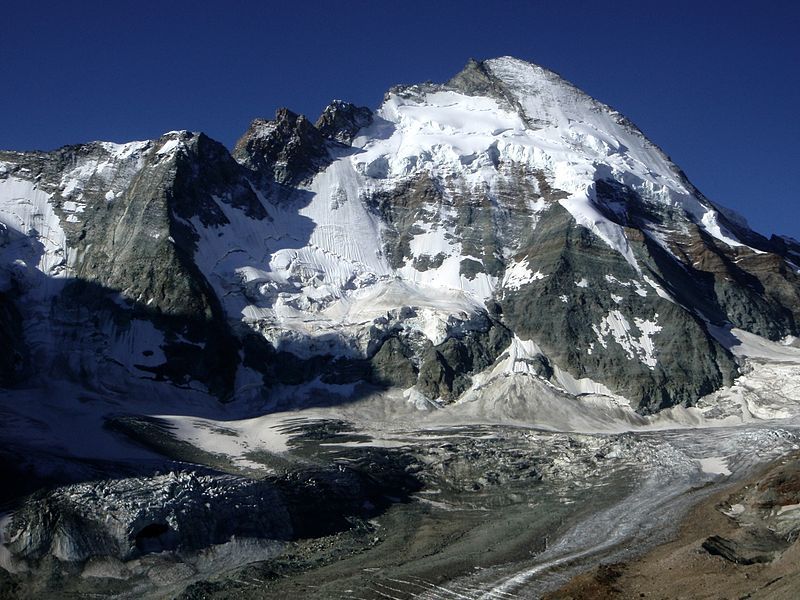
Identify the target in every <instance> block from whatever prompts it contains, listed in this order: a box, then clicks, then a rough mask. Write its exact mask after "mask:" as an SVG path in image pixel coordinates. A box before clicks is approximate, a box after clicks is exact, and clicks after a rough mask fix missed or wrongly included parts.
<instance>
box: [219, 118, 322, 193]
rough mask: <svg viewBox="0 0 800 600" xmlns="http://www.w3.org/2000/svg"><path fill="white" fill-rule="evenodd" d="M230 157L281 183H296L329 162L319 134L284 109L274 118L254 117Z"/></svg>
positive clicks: (307, 121)
mask: <svg viewBox="0 0 800 600" xmlns="http://www.w3.org/2000/svg"><path fill="white" fill-rule="evenodd" d="M233 157H234V158H235V159H236V160H238V161H239V162H240V163H241V164H243V165H244V166H246V167H248V168H249V169H252V170H253V171H255V172H256V173H258V174H260V175H262V176H264V177H266V180H267V181H269V180H270V179H272V180H274V181H275V182H276V183H279V184H283V185H297V184H298V183H300V182H302V181H303V180H305V179H307V178H308V177H310V176H311V175H313V174H314V173H315V172H316V171H317V170H319V169H320V168H322V167H323V166H325V165H326V164H327V163H328V162H329V157H328V151H327V147H326V143H325V138H324V136H323V135H322V133H321V132H320V131H319V130H318V129H317V128H316V127H314V125H313V124H312V123H311V122H310V121H309V120H308V119H307V118H306V117H304V116H303V115H296V114H295V113H293V112H292V111H290V110H288V109H286V108H281V109H279V110H278V112H277V113H275V119H274V120H273V121H265V120H264V119H256V120H254V121H253V122H252V123H251V124H250V128H249V129H248V130H247V132H246V133H245V134H244V135H243V136H242V137H241V138H240V139H239V141H238V142H236V147H235V148H234V149H233Z"/></svg>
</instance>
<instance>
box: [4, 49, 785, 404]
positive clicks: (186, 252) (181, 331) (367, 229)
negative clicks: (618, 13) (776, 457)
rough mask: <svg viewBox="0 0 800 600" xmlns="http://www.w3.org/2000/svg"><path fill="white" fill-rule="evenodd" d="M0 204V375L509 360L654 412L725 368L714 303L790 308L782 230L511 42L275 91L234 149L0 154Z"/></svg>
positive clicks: (102, 147) (453, 367) (736, 320)
mask: <svg viewBox="0 0 800 600" xmlns="http://www.w3.org/2000/svg"><path fill="white" fill-rule="evenodd" d="M0 221H1V222H2V223H3V226H4V229H2V230H0V251H2V263H1V264H0V275H1V277H0V293H2V294H3V296H0V340H3V341H4V342H6V343H7V344H8V346H9V347H12V348H14V349H15V350H14V352H13V353H12V354H9V355H8V356H7V357H4V358H3V359H1V360H0V377H2V380H3V382H4V383H5V385H8V384H9V382H11V381H14V380H17V379H19V377H20V376H21V375H22V374H23V373H28V372H30V374H31V376H34V377H35V376H36V375H37V372H38V373H39V374H41V373H44V372H48V373H53V372H54V373H56V374H57V375H58V376H64V377H68V378H71V379H78V380H80V381H82V382H84V383H86V384H89V385H100V383H101V381H105V382H106V383H108V381H109V380H110V379H111V378H114V377H119V374H118V371H119V370H120V369H121V370H122V371H123V372H125V373H127V374H128V375H132V376H135V377H146V378H152V379H158V380H165V381H168V382H170V383H172V384H173V385H177V386H188V387H192V386H201V387H203V388H205V389H207V390H209V391H211V392H212V393H215V394H217V395H218V396H219V397H221V398H226V399H228V398H235V397H238V396H241V395H245V394H248V395H253V394H256V395H266V394H268V393H269V387H270V386H273V385H275V384H283V385H296V384H301V383H304V382H308V381H312V380H315V379H319V380H320V381H323V382H326V383H331V384H344V383H358V382H362V381H363V382H369V383H371V384H373V385H379V386H401V387H403V388H410V387H415V388H416V392H418V393H420V394H422V395H423V396H425V397H427V398H428V399H429V400H432V401H438V402H450V401H453V400H455V399H457V398H459V397H460V396H461V395H462V394H463V393H464V392H465V391H467V390H469V389H470V388H471V387H472V386H475V385H478V383H476V382H477V381H479V380H480V381H481V382H485V378H486V377H489V376H498V375H500V374H501V373H500V371H498V370H497V369H500V368H501V364H506V363H508V364H510V365H512V366H511V367H509V368H512V369H524V370H526V371H527V372H530V373H532V374H534V375H535V376H537V377H540V378H542V379H544V380H546V381H548V382H549V383H551V384H553V385H557V386H566V387H565V388H564V389H567V388H569V391H570V392H571V393H581V390H592V391H593V392H595V393H597V392H598V391H600V392H602V393H615V394H619V395H622V396H625V397H627V398H628V399H629V400H630V401H632V403H633V404H634V406H636V407H638V410H640V412H652V411H656V410H659V409H662V408H665V407H668V406H673V405H675V404H679V403H682V404H692V403H693V402H695V401H696V400H697V399H698V398H699V397H700V396H703V395H705V394H707V393H709V392H711V391H713V390H715V389H717V388H719V387H720V386H723V385H726V384H729V383H730V382H731V381H732V379H733V378H735V377H736V375H737V366H736V364H735V361H734V359H733V356H732V355H731V353H730V351H729V349H728V346H730V339H729V334H727V333H726V331H728V330H730V329H731V328H733V327H737V328H741V329H744V330H748V331H751V332H754V333H757V334H759V335H762V336H764V337H768V338H770V339H779V338H782V337H784V336H788V335H797V334H798V333H800V331H798V327H799V324H800V275H798V272H800V266H798V264H800V244H798V243H797V242H796V241H794V240H791V239H789V238H782V237H775V236H773V237H772V238H770V239H767V238H765V237H763V236H761V235H759V234H757V233H755V232H753V231H751V230H750V229H749V227H748V226H747V224H746V223H745V222H744V221H743V219H741V218H740V217H738V216H736V215H735V214H733V213H731V212H730V211H727V210H725V209H723V208H721V207H718V206H716V205H715V204H713V203H711V202H710V201H709V200H708V199H706V198H705V197H703V196H702V194H701V193H700V192H699V191H697V190H696V189H695V188H694V187H693V186H692V185H691V183H689V182H688V181H687V179H686V177H685V176H684V174H683V173H682V172H681V171H680V170H679V169H678V168H677V167H676V166H675V165H674V164H672V162H671V161H670V160H669V158H668V157H666V156H665V155H664V154H663V152H661V151H660V150H659V149H658V148H657V147H656V146H655V145H653V144H652V143H651V142H650V141H648V140H647V139H646V138H645V137H644V135H643V134H642V133H641V132H640V131H639V130H638V129H636V128H635V126H633V124H631V123H630V122H629V121H628V120H627V119H625V118H624V117H623V116H621V115H620V114H619V113H617V112H616V111H614V110H613V109H611V108H609V107H608V106H606V105H604V104H602V103H600V102H598V101H596V100H594V99H592V98H590V97H589V96H587V95H586V94H584V93H583V92H581V91H580V90H578V89H577V88H575V87H574V86H572V85H571V84H569V83H568V82H566V81H564V80H563V79H561V78H560V77H559V76H558V75H556V74H555V73H552V72H550V71H547V70H546V69H543V68H541V67H538V66H536V65H531V64H528V63H524V62H522V61H518V60H515V59H510V58H501V59H494V60H490V61H484V62H476V61H471V62H470V63H469V64H468V65H467V67H466V68H465V69H464V70H463V71H462V72H461V73H459V74H458V75H456V76H455V77H454V78H453V79H451V80H450V81H449V82H448V83H447V84H443V85H436V84H423V85H416V86H402V87H397V88H393V89H392V90H390V92H389V93H387V95H386V97H385V99H384V102H383V104H382V106H381V107H380V109H379V110H378V111H376V112H375V113H374V114H373V113H372V112H371V111H370V110H368V109H366V108H361V107H356V106H354V105H352V104H349V103H346V102H341V101H335V102H333V103H332V104H331V105H330V106H329V107H328V108H326V109H325V111H324V113H323V114H322V116H321V117H320V118H319V119H318V121H317V122H316V125H315V124H312V122H311V121H309V120H308V119H306V118H305V117H303V116H301V115H296V114H294V113H292V112H291V111H288V110H286V109H281V110H279V111H278V112H277V114H276V116H275V119H274V120H271V121H268V120H263V119H257V120H255V121H253V123H252V125H251V126H250V128H249V129H248V131H247V132H246V133H245V134H244V136H243V137H242V138H241V139H240V140H239V142H238V143H237V144H236V147H235V149H234V151H233V152H232V153H228V151H227V150H226V149H225V148H224V147H223V146H221V145H220V144H218V143H216V142H214V141H213V140H210V139H209V138H207V137H206V136H204V135H203V134H193V133H188V132H172V133H169V134H166V135H165V136H163V137H161V138H159V139H158V140H153V141H147V142H134V143H131V144H125V145H116V144H104V143H93V144H86V145H83V146H70V147H66V148H62V149H60V150H57V151H54V152H49V153H10V152H6V153H0ZM41 323H47V324H48V325H47V326H46V327H43V326H41ZM522 347H524V348H526V349H527V350H526V351H525V352H526V355H525V357H524V358H519V357H518V358H519V360H517V359H514V360H511V361H510V362H509V361H508V360H506V359H503V358H502V357H503V356H506V357H508V356H510V355H509V351H510V350H511V349H512V348H522ZM28 357H30V359H28ZM501 359H502V360H501ZM504 360H505V361H506V363H504V362H503V361H504ZM26 361H27V362H26ZM515 361H516V362H515ZM523 363H524V364H523ZM25 364H30V365H31V369H29V370H28V371H26V369H25V367H24V365H25ZM106 367H108V368H106ZM478 376H480V377H478ZM573 380H574V385H573V384H570V385H569V386H567V385H566V384H565V383H564V382H565V381H573ZM120 385H121V386H123V387H124V384H120ZM244 390H247V391H246V392H245V391H244Z"/></svg>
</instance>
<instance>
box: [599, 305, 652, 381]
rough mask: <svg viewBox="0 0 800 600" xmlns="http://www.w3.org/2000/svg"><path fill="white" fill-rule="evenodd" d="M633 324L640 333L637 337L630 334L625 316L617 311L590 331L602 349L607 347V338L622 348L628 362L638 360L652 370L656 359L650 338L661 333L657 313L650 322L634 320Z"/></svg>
mask: <svg viewBox="0 0 800 600" xmlns="http://www.w3.org/2000/svg"><path fill="white" fill-rule="evenodd" d="M634 324H635V326H636V328H637V329H638V330H639V332H640V335H639V336H636V335H635V334H634V333H633V332H632V330H631V325H630V323H629V322H628V319H627V318H626V317H625V315H623V314H622V313H621V312H620V311H619V310H612V311H610V312H609V313H608V314H607V315H606V316H605V317H604V318H603V320H602V321H601V322H600V325H599V326H598V325H592V331H594V334H595V336H596V337H597V341H598V342H600V345H602V346H603V348H607V347H608V338H609V337H611V338H613V340H614V341H615V342H617V344H619V345H620V346H622V349H623V350H624V351H625V354H627V356H628V358H629V359H630V360H634V359H638V360H639V361H641V362H642V363H644V364H645V365H647V366H648V367H649V368H650V369H654V368H655V366H656V364H657V363H658V359H657V358H656V348H655V345H654V343H653V338H652V336H653V334H655V333H657V332H659V331H661V326H660V325H658V313H656V314H655V315H654V317H653V320H652V321H651V320H645V319H639V318H638V317H637V318H634Z"/></svg>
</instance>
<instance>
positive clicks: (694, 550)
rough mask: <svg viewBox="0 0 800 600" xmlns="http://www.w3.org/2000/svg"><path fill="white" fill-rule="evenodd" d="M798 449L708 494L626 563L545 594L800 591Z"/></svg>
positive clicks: (559, 599) (751, 595) (555, 599)
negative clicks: (667, 537) (672, 534)
mask: <svg viewBox="0 0 800 600" xmlns="http://www.w3.org/2000/svg"><path fill="white" fill-rule="evenodd" d="M798 535H800V454H795V455H793V456H791V457H788V458H785V459H782V460H781V461H779V462H777V463H775V464H773V465H771V466H770V467H769V468H768V469H766V470H765V471H763V472H762V473H760V474H759V475H757V476H755V477H753V478H751V479H750V480H748V481H746V482H744V483H742V484H740V485H738V486H737V487H736V488H733V489H730V488H729V489H728V490H725V491H723V492H720V493H719V494H716V495H715V496H712V497H710V498H709V499H708V500H706V501H704V502H703V503H702V504H700V505H698V506H696V507H695V508H694V509H692V511H690V512H689V514H688V515H687V517H686V519H685V520H684V522H683V524H682V525H681V527H680V529H679V531H678V533H677V536H676V538H675V539H674V540H673V541H671V542H669V543H666V544H664V545H662V546H659V547H657V548H655V549H654V550H652V551H651V552H650V553H648V554H647V555H645V556H643V557H642V558H639V559H637V560H635V561H631V562H628V563H618V564H610V565H601V566H600V567H598V568H597V569H595V570H594V571H592V572H590V573H587V574H584V575H580V576H577V577H575V578H573V579H572V580H571V581H570V582H569V583H568V584H567V585H565V586H564V587H562V588H561V589H559V590H557V591H555V592H553V593H551V594H548V595H547V596H546V598H547V600H567V599H578V598H581V599H583V598H592V599H615V600H616V599H627V598H657V599H667V598H668V599H678V598H686V599H701V598H707V599H712V598H713V599H721V598H726V599H727V598H730V599H734V598H735V599H740V598H741V599H743V598H748V599H757V598H764V599H767V598H769V599H770V600H781V599H786V600H790V599H791V600H794V599H796V598H798V597H800V543H798V541H797V538H798Z"/></svg>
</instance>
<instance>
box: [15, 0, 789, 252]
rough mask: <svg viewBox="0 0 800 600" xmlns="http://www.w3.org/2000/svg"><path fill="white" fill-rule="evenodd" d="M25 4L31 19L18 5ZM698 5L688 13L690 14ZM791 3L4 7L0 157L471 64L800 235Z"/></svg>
mask: <svg viewBox="0 0 800 600" xmlns="http://www.w3.org/2000/svg"><path fill="white" fill-rule="evenodd" d="M26 4H27V6H26ZM698 5H700V6H698ZM799 6H800V5H798V4H797V3H795V2H789V1H785V0H778V1H764V0H761V1H758V2H737V1H736V0H731V1H728V2H722V1H720V2H716V1H713V0H702V1H699V0H695V1H694V2H685V1H683V0H671V1H669V2H659V3H656V2H649V1H646V0H641V1H639V2H630V1H618V2H617V1H615V2H589V1H585V2H575V1H570V0H562V1H558V2H556V1H552V2H535V1H531V2H508V1H503V0H492V1H489V0H484V1H481V2H473V1H462V2H446V1H433V0H429V1H427V2H417V1H409V0H406V1H395V2H381V1H373V2H360V1H351V0H340V1H338V2H336V1H329V2H304V1H302V0H296V1H294V2H286V1H280V2H269V1H262V2H255V1H253V2H249V1H248V2H246V1H236V0H229V1H228V2H224V3H223V2H205V1H202V0H195V1H192V2H186V1H182V0H180V1H175V0H170V1H169V2H164V1H160V2H149V1H139V2H128V1H124V0H115V1H103V2H94V1H80V0H76V1H75V2H36V3H33V2H31V3H23V2H13V3H6V4H5V5H4V6H3V8H2V10H0V148H4V149H17V150H23V149H51V148H55V147H58V146H61V145H64V144H69V143H77V142H83V141H90V140H95V139H102V140H111V141H127V140H132V139H144V138H151V137H157V136H158V135H160V134H161V133H163V132H165V131H168V130H172V129H191V130H202V131H205V132H206V133H208V134H209V135H210V136H211V137H213V138H216V139H218V140H220V141H222V142H224V143H225V144H226V145H228V146H230V145H232V144H233V142H234V141H235V139H236V138H237V137H238V136H239V134H240V133H241V132H243V131H244V129H245V128H246V127H247V124H248V123H249V121H250V119H251V118H253V117H256V116H267V117H271V116H272V115H273V114H274V112H275V109H276V108H277V107H279V106H288V107H289V108H291V109H293V110H295V111H297V112H302V113H305V114H308V115H309V116H310V117H311V118H312V119H314V118H316V116H317V115H318V114H319V112H320V111H321V110H322V108H323V107H324V106H325V105H326V104H327V103H328V101H329V100H331V99H332V98H341V99H345V100H350V101H353V102H356V103H359V104H364V105H367V106H370V107H375V106H377V105H378V103H379V102H380V100H381V97H382V95H383V92H384V91H385V90H386V89H387V88H389V87H390V86H391V85H393V84H396V83H414V82H419V81H425V80H432V81H444V80H446V79H448V78H449V77H450V76H451V75H453V74H455V73H456V72H458V71H459V70H460V69H461V67H462V66H463V65H464V63H465V62H466V60H467V59H468V58H469V57H475V58H479V59H480V58H491V57H494V56H500V55H505V54H510V55H514V56H517V57H519V58H523V59H526V60H531V61H534V62H537V63H539V64H541V65H543V66H546V67H548V68H551V69H553V70H555V71H557V72H559V73H560V74H561V75H563V76H564V77H565V78H567V79H568V80H570V81H572V82H573V83H575V84H576V85H578V86H579V87H581V88H582V89H584V90H585V91H587V92H588V93H590V94H591V95H593V96H595V97H596V98H598V99H600V100H602V101H604V102H606V103H608V104H611V105H612V106H614V107H615V108H617V109H618V110H620V111H621V112H623V113H624V114H626V115H627V116H628V117H630V118H631V119H632V120H633V121H634V122H635V123H637V125H639V126H640V127H641V128H642V130H643V131H644V132H645V134H647V135H648V136H649V137H650V138H651V139H652V140H653V141H654V142H656V143H657V144H658V145H660V146H661V147H662V148H663V149H664V150H665V151H666V152H667V153H668V154H669V155H670V156H672V158H673V159H674V160H675V162H676V163H677V164H678V165H679V166H681V167H682V168H683V169H684V170H685V171H686V173H687V174H688V176H689V178H690V179H691V180H692V181H693V182H694V183H695V184H696V185H697V186H698V187H699V188H700V189H701V190H702V191H703V192H704V193H705V194H706V195H707V196H709V197H710V198H711V199H712V200H715V201H717V202H720V203H722V204H725V205H727V206H730V207H731V208H734V209H735V210H737V211H739V212H741V213H742V214H744V215H745V216H746V217H747V218H748V220H749V221H750V223H751V225H753V227H754V228H755V229H756V230H758V231H760V232H762V233H767V234H768V233H772V232H779V233H785V234H789V235H792V236H794V237H797V238H800V202H799V201H800V194H798V192H797V187H796V185H795V180H796V178H797V176H798V174H800V168H798V165H799V164H800V117H798V113H800V33H799V32H800V7H799Z"/></svg>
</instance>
